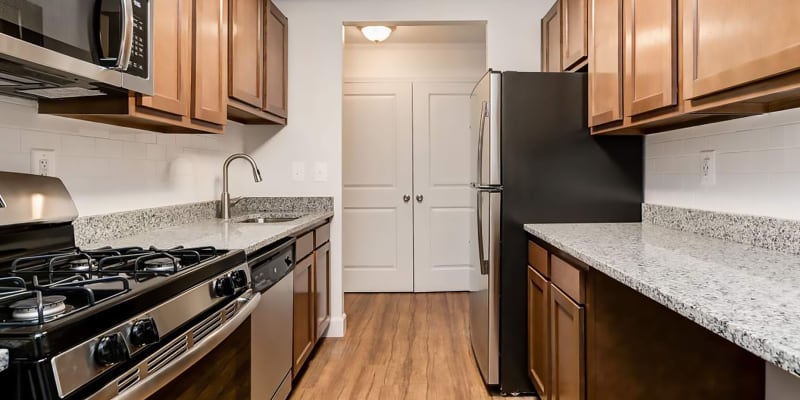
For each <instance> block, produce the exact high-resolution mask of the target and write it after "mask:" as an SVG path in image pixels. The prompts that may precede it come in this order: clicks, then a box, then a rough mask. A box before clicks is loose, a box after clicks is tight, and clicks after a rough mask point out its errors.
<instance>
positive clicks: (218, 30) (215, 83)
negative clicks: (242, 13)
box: [192, 0, 228, 125]
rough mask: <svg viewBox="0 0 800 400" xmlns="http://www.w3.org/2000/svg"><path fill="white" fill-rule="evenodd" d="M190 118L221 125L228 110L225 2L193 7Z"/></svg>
mask: <svg viewBox="0 0 800 400" xmlns="http://www.w3.org/2000/svg"><path fill="white" fill-rule="evenodd" d="M193 49H194V59H193V62H194V76H193V79H192V89H193V91H192V94H193V96H192V118H194V119H196V120H200V121H205V122H209V123H212V124H217V125H224V124H225V120H226V118H227V108H228V102H227V100H228V2H227V0H202V1H201V0H196V1H195V4H194V42H193Z"/></svg>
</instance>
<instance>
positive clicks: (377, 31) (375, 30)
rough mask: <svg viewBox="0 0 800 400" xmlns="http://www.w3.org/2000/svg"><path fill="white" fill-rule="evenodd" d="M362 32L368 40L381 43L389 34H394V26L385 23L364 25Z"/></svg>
mask: <svg viewBox="0 0 800 400" xmlns="http://www.w3.org/2000/svg"><path fill="white" fill-rule="evenodd" d="M359 29H361V34H362V35H364V37H365V38H367V40H369V41H371V42H375V43H380V42H382V41H384V40H386V39H388V38H389V35H391V34H392V31H393V30H394V27H390V26H383V25H370V26H362V27H361V28H359Z"/></svg>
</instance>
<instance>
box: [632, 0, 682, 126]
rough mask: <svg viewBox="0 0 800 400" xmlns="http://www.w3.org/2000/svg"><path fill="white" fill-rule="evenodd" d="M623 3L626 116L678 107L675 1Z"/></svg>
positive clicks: (676, 5)
mask: <svg viewBox="0 0 800 400" xmlns="http://www.w3.org/2000/svg"><path fill="white" fill-rule="evenodd" d="M623 1H624V2H625V6H624V8H625V18H624V19H625V90H624V95H623V99H624V103H625V115H626V116H635V115H640V114H644V113H646V112H650V111H654V110H658V109H662V108H664V107H669V106H674V105H677V104H678V29H677V12H678V2H677V0H670V1H664V0H623Z"/></svg>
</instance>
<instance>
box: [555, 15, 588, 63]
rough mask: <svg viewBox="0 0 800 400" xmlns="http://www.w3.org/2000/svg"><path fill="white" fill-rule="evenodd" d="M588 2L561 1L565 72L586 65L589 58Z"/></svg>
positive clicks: (562, 50)
mask: <svg viewBox="0 0 800 400" xmlns="http://www.w3.org/2000/svg"><path fill="white" fill-rule="evenodd" d="M587 1H588V0H559V3H560V4H561V11H560V12H561V37H562V46H563V47H562V49H561V54H562V59H561V65H562V67H563V68H564V70H568V71H574V70H577V69H580V68H582V67H583V66H584V65H586V59H587V57H588V50H589V44H588V30H587V26H588V25H587V23H588V9H587Z"/></svg>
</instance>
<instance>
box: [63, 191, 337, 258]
mask: <svg viewBox="0 0 800 400" xmlns="http://www.w3.org/2000/svg"><path fill="white" fill-rule="evenodd" d="M218 203H219V202H218V201H206V202H200V203H189V204H179V205H174V206H167V207H158V208H147V209H141V210H133V211H124V212H118V213H112V214H104V215H93V216H88V217H80V218H78V219H77V220H75V222H74V223H73V226H74V228H75V243H76V244H77V245H78V246H80V247H90V246H91V245H92V244H96V243H103V242H108V241H111V240H114V239H119V238H124V237H129V236H134V235H138V234H140V233H145V232H150V231H154V230H159V229H164V228H169V227H173V226H179V225H185V224H191V223H195V222H200V221H205V220H208V219H213V218H214V217H215V216H216V210H217V204H218ZM332 210H333V198H332V197H250V198H244V199H242V200H241V201H240V202H239V203H238V204H236V205H235V206H234V207H232V208H231V213H232V215H234V216H241V215H247V214H255V213H263V212H277V213H279V214H280V213H292V214H295V215H303V214H309V213H319V212H324V211H332Z"/></svg>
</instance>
